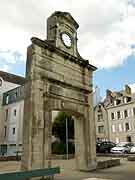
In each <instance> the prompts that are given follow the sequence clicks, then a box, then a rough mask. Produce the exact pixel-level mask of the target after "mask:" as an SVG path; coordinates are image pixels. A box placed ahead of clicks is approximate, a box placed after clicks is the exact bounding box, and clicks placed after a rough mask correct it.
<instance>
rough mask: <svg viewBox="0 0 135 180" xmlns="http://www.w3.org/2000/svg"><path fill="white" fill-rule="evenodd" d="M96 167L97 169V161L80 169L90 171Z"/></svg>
mask: <svg viewBox="0 0 135 180" xmlns="http://www.w3.org/2000/svg"><path fill="white" fill-rule="evenodd" d="M96 169H97V163H93V164H91V165H90V166H89V167H86V168H82V169H79V171H83V172H90V171H94V170H96Z"/></svg>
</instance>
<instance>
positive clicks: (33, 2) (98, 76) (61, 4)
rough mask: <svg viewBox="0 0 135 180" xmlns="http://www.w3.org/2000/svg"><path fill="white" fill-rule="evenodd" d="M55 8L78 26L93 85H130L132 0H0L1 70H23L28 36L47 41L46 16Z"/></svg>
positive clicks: (134, 56)
mask: <svg viewBox="0 0 135 180" xmlns="http://www.w3.org/2000/svg"><path fill="white" fill-rule="evenodd" d="M54 11H67V12H70V13H71V15H72V16H73V17H74V19H75V20H76V21H77V22H78V24H79V25H80V27H79V29H78V49H79V52H80V54H81V56H82V57H83V58H85V59H89V62H90V63H91V64H93V65H95V66H97V67H98V70H97V71H96V72H95V73H94V77H93V79H94V86H96V85H97V86H99V88H100V92H101V96H104V95H105V92H106V89H111V90H121V89H122V88H123V86H124V85H125V84H130V85H131V86H132V87H134V86H135V76H134V69H135V0H103V1H101V0H85V1H81V0H80V1H79V0H58V1H54V0H38V1H37V0H29V1H28V0H23V1H22V0H4V1H2V2H1V6H0V70H3V71H7V72H11V73H15V74H19V75H23V76H24V74H25V63H26V50H27V46H28V45H29V44H30V43H31V41H30V39H31V37H33V36H36V37H38V38H41V39H46V19H47V18H48V17H49V16H50V15H51V14H52V13H53V12H54Z"/></svg>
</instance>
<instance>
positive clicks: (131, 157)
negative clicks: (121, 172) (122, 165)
mask: <svg viewBox="0 0 135 180" xmlns="http://www.w3.org/2000/svg"><path fill="white" fill-rule="evenodd" d="M127 160H128V161H135V156H128V157H127Z"/></svg>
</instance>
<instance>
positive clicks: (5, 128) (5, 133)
mask: <svg viewBox="0 0 135 180" xmlns="http://www.w3.org/2000/svg"><path fill="white" fill-rule="evenodd" d="M6 135H7V126H5V127H4V137H6Z"/></svg>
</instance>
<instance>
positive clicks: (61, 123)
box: [52, 112, 74, 144]
mask: <svg viewBox="0 0 135 180" xmlns="http://www.w3.org/2000/svg"><path fill="white" fill-rule="evenodd" d="M66 119H67V121H68V123H67V124H68V139H74V121H73V118H72V116H71V115H69V114H67V113H65V112H59V113H58V115H57V116H56V118H55V120H54V123H53V127H52V134H53V135H54V136H55V137H57V138H59V139H60V141H61V142H62V143H63V144H66Z"/></svg>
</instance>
